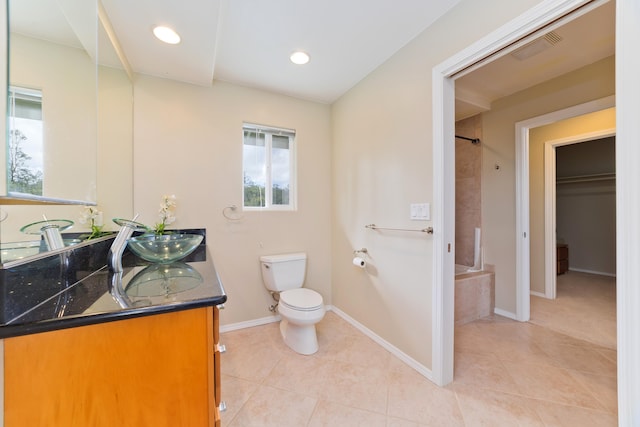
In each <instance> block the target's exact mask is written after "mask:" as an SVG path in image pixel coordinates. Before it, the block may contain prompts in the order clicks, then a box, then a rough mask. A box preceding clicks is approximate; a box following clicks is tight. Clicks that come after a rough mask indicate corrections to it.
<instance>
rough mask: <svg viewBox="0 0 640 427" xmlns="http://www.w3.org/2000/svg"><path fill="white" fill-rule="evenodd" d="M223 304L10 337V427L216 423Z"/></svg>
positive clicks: (7, 417) (7, 352) (7, 354)
mask: <svg viewBox="0 0 640 427" xmlns="http://www.w3.org/2000/svg"><path fill="white" fill-rule="evenodd" d="M217 329H218V309H217V308H216V307H205V308H196V309H190V310H184V311H177V312H172V313H165V314H156V315H150V316H145V317H137V318H131V319H125V320H117V321H110V322H107V323H100V324H96V325H90V326H81V327H76V328H71V329H62V330H57V331H52V332H44V333H39V334H33V335H25V336H20V337H14V338H7V339H5V341H4V348H5V371H4V372H5V393H4V395H5V419H4V422H5V424H4V425H5V426H6V427H14V426H30V427H37V426H46V427H55V426H60V427H62V426H64V427H70V426H79V427H85V426H96V427H99V426H109V427H112V426H119V427H123V426H131V427H140V426H154V427H164V426H166V427H175V426H193V427H199V426H209V427H213V426H219V425H220V414H219V411H218V405H219V402H220V375H219V372H220V366H219V363H220V362H219V361H220V354H219V352H218V351H217V350H218V343H217V337H218V331H217Z"/></svg>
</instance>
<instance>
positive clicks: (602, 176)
mask: <svg viewBox="0 0 640 427" xmlns="http://www.w3.org/2000/svg"><path fill="white" fill-rule="evenodd" d="M615 179H616V174H615V172H614V173H597V174H591V175H577V176H563V177H557V178H556V184H575V183H579V182H595V181H615Z"/></svg>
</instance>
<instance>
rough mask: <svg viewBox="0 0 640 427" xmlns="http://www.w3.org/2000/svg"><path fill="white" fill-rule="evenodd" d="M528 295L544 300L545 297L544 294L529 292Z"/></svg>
mask: <svg viewBox="0 0 640 427" xmlns="http://www.w3.org/2000/svg"><path fill="white" fill-rule="evenodd" d="M529 294H531V295H533V296H534V297H540V298H546V297H547V296H546V295H545V294H544V292H538V291H530V292H529Z"/></svg>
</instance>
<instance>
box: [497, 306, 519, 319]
mask: <svg viewBox="0 0 640 427" xmlns="http://www.w3.org/2000/svg"><path fill="white" fill-rule="evenodd" d="M493 312H494V313H495V314H497V315H498V316H502V317H507V318H509V319H513V320H518V318H517V317H516V314H515V313H512V312H510V311H506V310H502V309H500V308H495V309H494V310H493Z"/></svg>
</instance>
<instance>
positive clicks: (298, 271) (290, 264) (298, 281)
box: [260, 252, 307, 292]
mask: <svg viewBox="0 0 640 427" xmlns="http://www.w3.org/2000/svg"><path fill="white" fill-rule="evenodd" d="M306 265H307V254H305V253H302V252H299V253H293V254H282V255H264V256H261V257H260V268H261V270H262V281H263V282H264V285H265V286H266V287H267V289H269V290H270V291H273V292H282V291H287V290H289V289H296V288H301V287H302V284H303V283H304V274H305V269H306Z"/></svg>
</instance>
